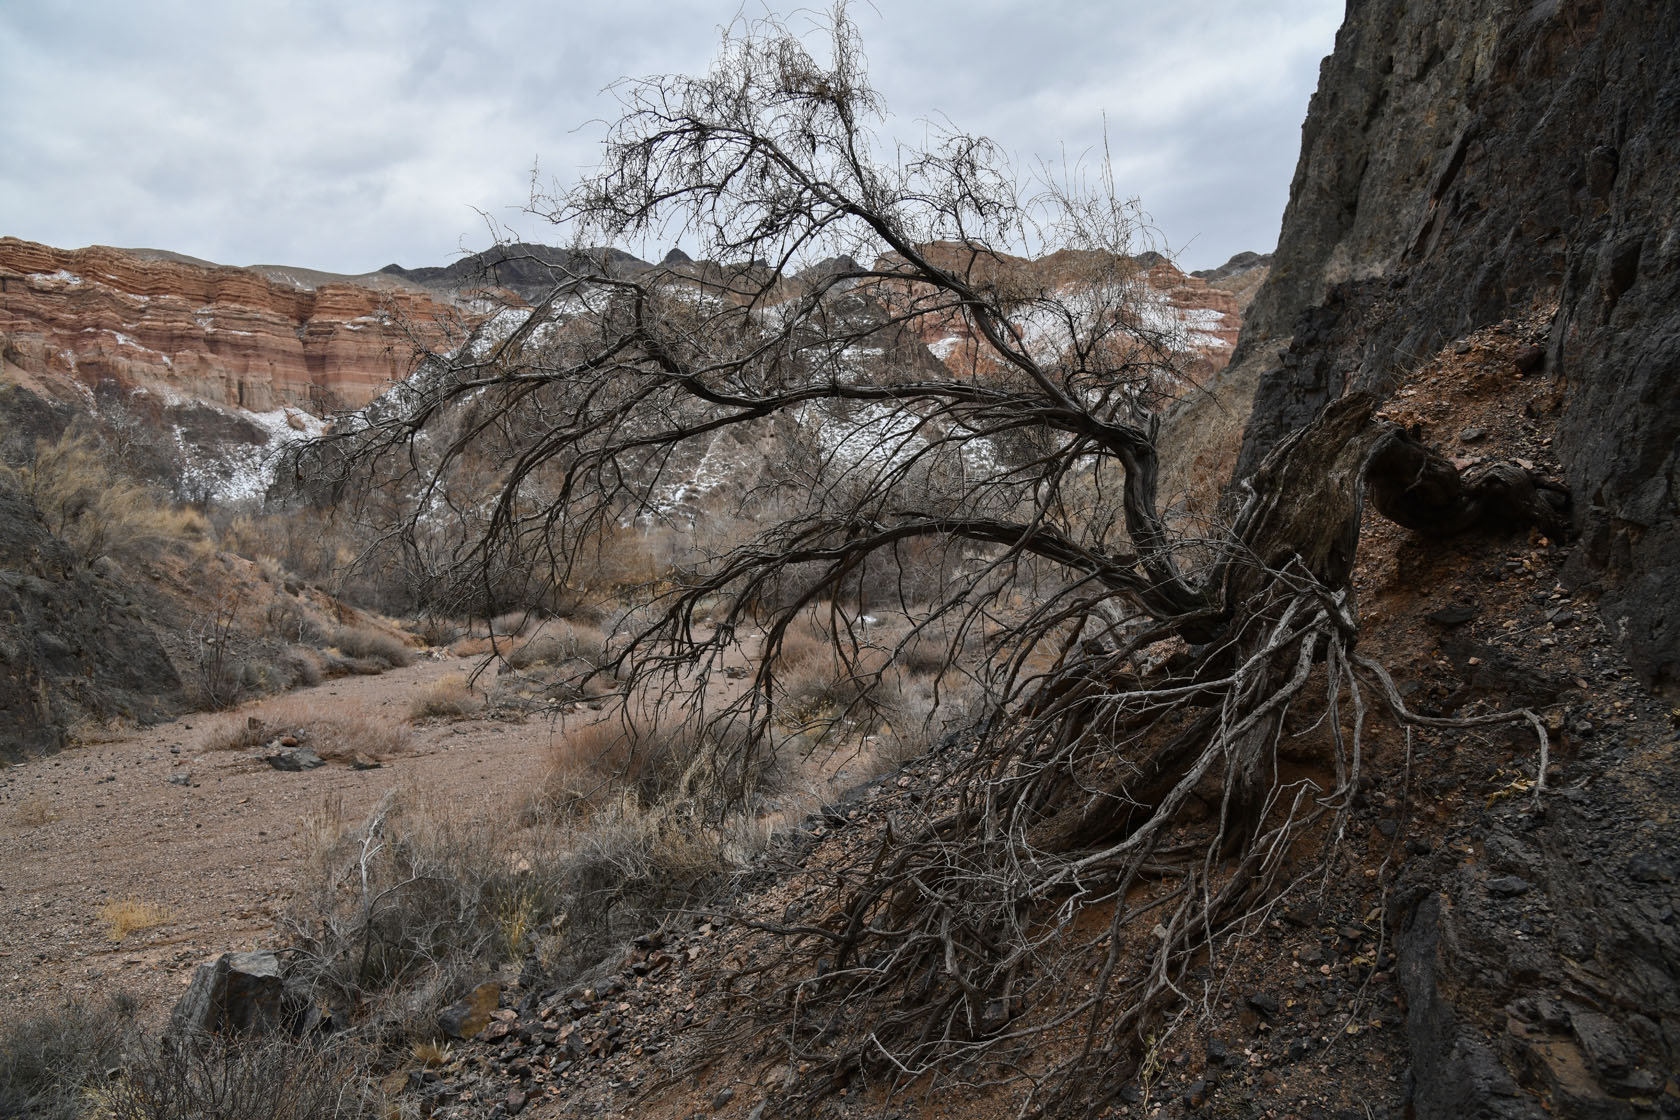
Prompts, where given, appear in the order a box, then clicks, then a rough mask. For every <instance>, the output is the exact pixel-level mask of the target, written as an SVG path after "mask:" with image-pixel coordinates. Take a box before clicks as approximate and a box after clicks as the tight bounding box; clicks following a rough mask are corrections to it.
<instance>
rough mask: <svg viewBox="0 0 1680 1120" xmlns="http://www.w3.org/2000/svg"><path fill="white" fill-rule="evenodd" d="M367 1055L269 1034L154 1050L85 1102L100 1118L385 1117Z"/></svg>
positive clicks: (349, 1048) (339, 1046)
mask: <svg viewBox="0 0 1680 1120" xmlns="http://www.w3.org/2000/svg"><path fill="white" fill-rule="evenodd" d="M369 1057H370V1056H369V1055H368V1054H366V1053H364V1052H362V1051H361V1049H360V1048H358V1047H356V1046H355V1045H353V1044H351V1043H347V1042H339V1043H337V1044H326V1045H320V1044H311V1043H309V1042H303V1041H298V1040H296V1039H292V1038H288V1037H286V1036H284V1035H272V1034H271V1035H266V1036H264V1037H262V1038H261V1039H259V1040H257V1041H255V1042H250V1041H242V1042H238V1043H236V1042H232V1041H225V1040H218V1039H201V1040H198V1041H197V1042H196V1043H195V1044H193V1045H190V1046H182V1045H174V1046H158V1047H155V1048H152V1049H150V1050H149V1051H148V1052H147V1054H146V1056H145V1058H144V1059H142V1060H140V1061H138V1062H135V1063H133V1064H132V1065H131V1066H130V1067H129V1068H128V1069H126V1070H125V1071H124V1072H123V1075H122V1076H121V1077H119V1078H118V1079H116V1080H114V1081H113V1082H112V1083H110V1084H109V1085H104V1086H100V1087H98V1088H96V1089H95V1090H94V1091H92V1092H91V1093H89V1094H88V1096H89V1103H90V1104H91V1105H93V1106H94V1108H93V1112H92V1115H97V1116H98V1117H100V1118H101V1120H178V1118H181V1117H193V1118H195V1120H361V1118H363V1117H368V1116H376V1115H381V1114H382V1109H381V1105H382V1103H383V1102H382V1100H381V1096H380V1093H379V1092H378V1090H377V1088H376V1087H375V1085H374V1083H373V1081H372V1079H371V1078H370V1077H369V1075H368V1073H367V1069H368V1068H369Z"/></svg>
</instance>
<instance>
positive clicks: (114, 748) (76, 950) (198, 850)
mask: <svg viewBox="0 0 1680 1120" xmlns="http://www.w3.org/2000/svg"><path fill="white" fill-rule="evenodd" d="M472 664H473V663H472V662H468V661H461V660H456V659H453V658H451V659H449V660H445V661H432V660H425V661H420V662H418V663H416V664H414V665H412V666H409V667H407V668H404V669H397V670H393V671H391V672H388V673H385V674H383V675H381V676H377V677H352V678H345V679H341V680H335V681H329V682H327V683H325V684H321V685H318V686H315V687H313V688H309V689H303V690H300V691H298V692H295V693H292V694H290V695H289V696H287V697H284V698H280V699H279V701H278V702H279V703H287V704H295V703H298V702H300V701H301V702H304V703H307V704H308V705H310V706H311V707H317V706H318V708H319V709H320V710H321V711H323V712H329V713H343V714H353V713H363V714H367V713H371V714H373V715H375V716H376V717H377V718H379V719H380V720H382V721H383V720H385V719H389V720H390V721H392V722H393V723H403V722H406V721H407V719H408V715H409V707H410V704H411V703H412V701H413V698H414V696H415V695H416V694H417V693H418V692H419V691H420V690H421V689H423V688H425V687H426V686H427V685H429V684H431V683H432V682H434V681H436V680H438V679H439V678H441V677H445V676H448V675H450V674H456V673H461V672H463V671H464V670H467V669H470V668H471V666H472ZM266 707H267V704H266V703H256V704H250V705H247V706H245V707H243V708H241V709H239V710H238V711H237V712H234V713H232V714H231V716H230V715H221V716H211V715H204V714H200V715H194V716H188V717H186V718H184V719H180V720H176V721H174V722H172V723H167V724H160V725H158V726H156V727H151V728H147V729H145V730H143V731H139V732H135V733H133V734H131V735H126V736H123V737H121V738H117V739H114V740H112V741H109V742H105V743H101V744H98V745H92V746H84V747H79V748H75V749H72V750H68V751H65V752H63V753H62V754H59V755H57V756H55V757H50V758H42V759H36V760H33V761H30V762H27V763H24V764H22V765H19V766H15V767H12V768H10V769H7V770H3V771H0V843H4V845H5V847H6V849H7V852H6V856H5V859H4V860H3V862H0V992H3V993H4V997H5V999H4V1005H5V1006H6V1007H7V1008H8V1009H10V1010H12V1011H13V1012H14V1013H16V1012H18V1011H26V1012H27V1011H32V1010H38V1009H44V1008H47V1007H50V1006H53V1005H55V1004H57V1003H58V1002H59V1001H60V1000H61V999H62V998H64V997H65V996H70V995H76V994H93V993H97V992H101V991H115V990H128V991H131V992H133V993H135V994H136V995H138V996H139V997H141V999H142V1000H143V1002H144V1005H145V1007H146V1014H147V1016H148V1018H161V1017H162V1016H164V1015H166V1014H167V1012H168V1009H169V1007H170V1006H172V1005H173V1003H174V1001H175V999H176V998H177V997H178V995H179V993H180V992H181V991H182V989H183V988H184V987H185V985H186V984H187V982H188V981H189V979H190V978H191V975H192V971H193V969H194V967H195V966H196V965H198V964H199V963H201V962H203V961H205V960H207V959H210V958H213V957H214V956H216V955H217V954H219V953H221V952H224V951H227V950H245V949H251V948H254V947H256V946H258V945H261V944H263V943H264V942H265V941H266V940H268V939H269V938H270V937H271V936H272V934H273V929H274V919H275V916H276V914H277V913H278V912H279V910H280V908H281V907H282V905H283V904H284V903H285V901H286V899H287V897H288V895H289V893H290V891H291V890H292V889H293V887H294V884H295V881H296V878H297V873H298V871H299V869H300V867H301V865H302V861H303V856H304V849H305V845H304V844H303V843H301V842H300V837H299V831H300V826H301V824H302V822H304V821H305V819H306V818H308V817H309V816H310V815H311V814H314V813H318V812H319V811H320V810H321V809H322V807H323V806H324V805H326V804H329V803H332V802H335V801H341V802H342V812H343V816H344V818H345V819H346V820H350V821H355V820H359V819H361V817H362V816H363V815H364V814H365V813H366V812H367V811H368V810H369V809H370V808H372V807H373V806H374V805H376V804H377V803H378V802H379V800H380V799H381V798H383V797H384V796H385V795H386V794H387V793H390V792H392V791H395V790H402V791H406V792H417V793H420V794H422V795H424V796H426V797H428V798H429V799H436V800H438V801H441V802H443V803H448V804H453V805H458V806H459V807H460V809H461V811H462V812H463V813H473V812H476V811H478V810H479V809H481V808H482V807H483V806H485V805H486V804H493V803H497V802H507V801H509V800H510V799H516V798H519V797H521V796H523V793H524V791H525V790H527V789H529V788H530V786H531V783H532V782H533V780H534V779H535V778H536V777H537V775H539V774H540V773H541V771H542V768H543V765H544V761H545V758H546V755H547V752H548V750H549V749H550V746H551V744H552V742H553V739H554V736H555V734H556V732H555V729H554V727H553V725H552V724H551V722H550V721H549V720H547V719H543V718H533V719H530V720H528V721H527V722H525V723H523V724H510V723H505V722H491V721H482V720H473V721H467V722H456V723H431V724H422V725H420V726H416V727H415V728H414V729H413V738H412V741H411V743H410V745H409V747H408V748H407V749H406V750H404V751H403V752H402V753H400V754H399V755H397V756H396V757H393V758H391V759H389V760H387V761H386V762H385V763H384V765H383V766H381V767H379V768H378V769H372V770H353V769H350V768H349V767H348V766H344V765H342V764H338V763H333V764H330V765H327V766H324V767H322V768H320V769H316V770H311V771H306V772H302V773H282V772H279V771H276V770H274V769H272V768H270V767H269V766H267V765H266V764H264V763H262V762H261V761H259V760H257V759H256V757H255V756H256V754H257V753H258V752H256V751H253V750H243V751H225V750H223V751H207V750H206V749H205V746H206V742H207V741H208V740H209V739H211V738H212V737H213V736H214V733H215V732H216V731H217V730H218V729H225V728H226V727H228V726H230V720H231V721H234V724H235V725H238V724H243V722H244V720H245V718H246V717H247V716H248V715H251V714H256V715H258V716H261V715H262V714H263V712H264V711H265V710H266ZM183 775H187V776H190V777H189V778H183ZM172 778H173V779H174V781H171V779H172ZM183 781H186V782H187V784H178V783H181V782H183ZM125 902H132V903H135V904H138V905H140V906H145V907H152V908H155V909H156V910H157V911H158V913H159V914H160V915H161V916H162V917H163V919H164V920H162V921H161V922H160V923H159V924H157V925H155V926H152V927H151V928H146V929H141V930H137V931H135V932H131V933H129V934H127V935H126V936H125V937H123V938H122V939H121V940H116V939H115V938H114V937H113V935H112V927H111V923H110V921H109V920H108V917H107V916H105V915H102V914H101V910H102V908H106V907H109V906H110V905H112V904H116V903H125Z"/></svg>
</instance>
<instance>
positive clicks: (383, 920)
mask: <svg viewBox="0 0 1680 1120" xmlns="http://www.w3.org/2000/svg"><path fill="white" fill-rule="evenodd" d="M313 835H314V837H315V838H316V839H315V842H316V843H318V844H319V845H320V848H319V850H318V851H316V852H314V853H311V855H310V858H309V859H308V860H306V864H307V866H308V867H309V868H310V871H309V873H308V874H309V879H308V881H307V882H306V883H305V884H304V886H303V889H302V890H300V891H299V892H298V894H297V895H296V896H295V897H294V900H293V902H292V904H291V906H290V907H289V909H288V911H287V912H286V914H285V915H284V916H283V918H282V924H283V928H284V930H285V932H286V934H287V937H288V940H289V942H290V943H291V944H293V945H294V946H296V947H297V948H298V949H300V950H301V952H300V954H299V957H298V960H299V962H300V964H299V967H300V969H302V970H303V975H302V976H301V979H303V980H305V981H307V982H308V983H310V984H311V985H313V987H314V990H315V991H316V992H317V993H318V994H319V995H320V996H321V997H324V998H326V999H327V1000H329V1001H330V1002H333V1003H335V1004H340V1003H342V1004H346V1005H351V1006H359V1007H362V1008H364V1009H365V1010H366V1012H367V1014H368V1015H369V1016H370V1017H371V1018H372V1019H373V1020H374V1021H375V1022H383V1023H384V1024H386V1026H387V1027H393V1028H396V1029H397V1030H400V1031H406V1032H407V1033H409V1034H410V1035H411V1036H413V1037H415V1038H426V1037H430V1036H431V1033H432V1030H433V1028H434V1024H435V1017H436V1011H437V1010H438V1009H439V1008H440V1007H442V1006H443V1005H444V1004H445V1003H447V1002H448V1001H450V1000H451V999H453V998H456V997H458V995H459V994H460V993H461V992H462V991H463V990H465V989H466V988H467V987H469V986H470V985H472V984H474V983H476V982H477V981H478V980H479V979H481V978H482V977H483V976H485V975H486V974H488V973H490V972H492V971H494V970H495V969H496V968H498V967H499V966H500V965H501V964H503V963H504V962H507V961H510V960H519V959H521V958H523V957H525V955H526V953H527V952H528V951H530V950H532V949H536V950H537V951H538V952H537V957H538V958H540V960H541V964H540V965H536V966H533V967H539V968H540V969H541V970H543V971H544V972H545V974H547V975H549V976H552V975H554V974H555V970H558V969H574V968H580V967H586V966H588V965H592V964H594V963H596V962H597V961H598V959H599V958H600V955H601V954H602V952H603V951H604V950H605V949H606V948H607V947H608V946H609V945H610V944H613V943H615V941H616V939H619V938H622V937H625V936H631V935H634V934H637V933H643V932H646V929H647V928H648V926H649V924H652V923H657V921H658V920H659V917H660V915H662V914H663V913H664V912H665V911H667V910H670V909H672V908H675V907H679V906H683V905H687V904H689V903H692V902H693V901H694V900H695V898H696V896H697V894H698V893H699V892H700V891H701V890H702V889H703V887H704V884H706V883H709V882H712V881H714V880H716V879H717V878H718V877H719V876H720V875H721V873H722V872H723V871H724V870H725V869H726V868H725V865H724V863H723V860H724V855H723V842H722V840H721V838H717V837H715V836H712V834H710V833H708V832H707V831H706V830H705V829H703V828H700V827H698V826H697V824H696V822H693V821H687V822H686V823H684V822H683V821H679V820H677V819H676V818H675V817H674V816H673V815H672V814H670V813H668V812H667V813H664V814H650V813H644V812H641V811H639V810H627V811H622V812H620V811H613V812H609V813H607V814H604V815H603V816H602V817H601V818H600V819H599V820H597V821H592V822H590V823H589V825H588V827H576V826H574V824H573V823H571V822H568V821H563V820H561V819H559V818H557V817H551V818H548V819H547V820H544V821H542V822H540V823H539V824H537V825H536V826H534V827H525V828H511V827H509V825H508V822H506V821H503V820H498V819H495V818H493V817H488V816H486V817H463V816H462V815H461V814H460V812H459V808H458V807H457V806H451V807H450V808H448V809H441V808H434V807H429V806H425V805H419V804H414V803H410V802H405V801H397V800H390V801H387V803H386V804H384V805H382V806H381V807H380V808H379V809H378V810H377V811H376V812H375V813H374V814H373V816H372V817H371V818H370V819H369V820H368V821H367V822H366V823H365V824H364V825H363V826H362V827H361V828H359V829H354V830H350V831H347V832H342V833H338V832H336V830H334V829H331V828H319V829H316V830H315V831H314V832H313Z"/></svg>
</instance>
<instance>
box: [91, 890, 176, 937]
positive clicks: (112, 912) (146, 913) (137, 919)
mask: <svg viewBox="0 0 1680 1120" xmlns="http://www.w3.org/2000/svg"><path fill="white" fill-rule="evenodd" d="M97 913H98V915H99V920H100V921H102V922H104V923H105V927H106V928H105V935H106V936H107V937H109V938H110V939H111V940H112V941H121V940H122V939H123V938H125V937H127V936H128V935H129V934H131V933H138V932H140V931H141V930H145V929H151V928H153V927H154V926H161V925H164V924H166V923H168V922H171V921H173V920H174V917H175V916H174V915H173V914H172V913H170V911H168V910H167V909H165V908H164V907H162V906H159V905H157V904H156V903H154V902H142V901H140V900H139V899H134V898H126V899H123V900H121V901H119V902H107V903H106V904H105V905H104V906H101V907H100V908H99V910H98V911H97Z"/></svg>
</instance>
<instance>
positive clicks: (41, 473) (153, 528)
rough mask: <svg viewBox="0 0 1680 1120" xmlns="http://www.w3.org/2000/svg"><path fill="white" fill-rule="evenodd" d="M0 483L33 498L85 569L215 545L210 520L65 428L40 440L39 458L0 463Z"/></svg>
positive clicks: (95, 442) (90, 439) (94, 441)
mask: <svg viewBox="0 0 1680 1120" xmlns="http://www.w3.org/2000/svg"><path fill="white" fill-rule="evenodd" d="M0 479H3V480H4V481H6V482H7V483H9V484H10V485H11V486H14V487H16V488H17V489H18V490H20V491H21V492H23V493H24V494H25V495H27V496H28V497H29V499H30V501H32V502H33V503H34V505H35V508H36V509H38V510H39V511H40V512H41V515H42V516H43V517H44V518H45V519H46V522H47V525H48V527H49V528H51V530H52V532H53V533H54V535H56V536H57V537H59V538H60V539H61V540H63V541H64V542H65V543H66V544H68V545H69V546H70V548H71V549H72V550H73V551H74V552H75V554H76V556H77V558H78V559H80V560H81V562H82V563H84V564H92V563H93V562H94V561H95V560H98V559H99V558H100V557H102V556H112V555H114V556H118V557H126V558H130V559H150V558H153V557H154V556H155V554H156V553H157V551H158V550H159V549H162V548H170V547H176V546H185V547H187V548H189V549H192V550H195V551H202V550H205V549H207V548H208V547H209V543H210V523H209V522H208V521H207V520H205V518H204V515H203V514H201V513H199V512H198V511H197V510H193V509H186V508H181V509H177V508H174V507H171V506H170V505H168V504H167V503H166V502H165V501H164V500H163V499H162V497H161V496H160V495H158V494H155V493H153V491H152V490H151V489H150V488H149V487H147V486H144V485H142V484H141V483H139V482H137V481H135V480H134V479H133V478H131V477H129V476H128V475H126V474H124V473H123V472H122V465H121V464H120V463H118V462H116V461H115V459H114V457H113V455H112V454H111V453H110V452H109V451H108V450H107V449H106V448H105V447H103V446H102V445H101V444H100V443H99V441H98V440H97V439H95V438H94V437H92V436H88V435H84V434H80V433H77V432H75V431H74V430H69V431H66V432H65V433H64V434H63V436H61V437H60V438H59V439H58V440H56V441H50V442H49V441H47V440H41V441H38V442H37V443H36V445H35V453H34V457H33V458H32V460H31V461H30V462H29V463H27V464H25V465H23V466H20V467H10V466H6V465H4V464H0Z"/></svg>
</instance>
